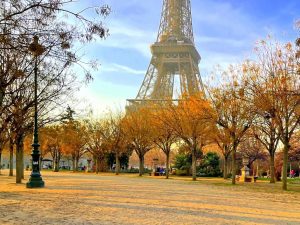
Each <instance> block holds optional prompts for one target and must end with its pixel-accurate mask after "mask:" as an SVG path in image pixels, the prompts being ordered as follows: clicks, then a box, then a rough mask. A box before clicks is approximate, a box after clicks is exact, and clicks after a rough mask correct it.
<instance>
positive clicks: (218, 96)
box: [210, 66, 254, 184]
mask: <svg viewBox="0 0 300 225" xmlns="http://www.w3.org/2000/svg"><path fill="white" fill-rule="evenodd" d="M223 75H224V76H225V77H226V79H229V80H227V83H226V82H223V85H222V86H221V87H218V88H211V90H210V97H211V101H212V103H213V107H214V109H215V112H216V116H215V117H213V119H214V120H215V124H216V125H217V128H218V129H220V130H222V132H223V135H224V136H225V137H226V138H225V139H224V140H223V141H224V143H223V144H224V146H228V144H229V146H230V148H231V156H232V184H235V176H236V153H237V149H238V146H239V144H240V142H241V141H242V138H243V137H244V135H245V134H246V131H247V130H248V129H249V128H250V125H251V124H252V121H253V118H254V114H253V113H252V108H251V104H250V103H249V101H246V100H245V89H246V87H245V85H244V84H243V82H242V81H241V80H240V76H241V75H242V69H241V67H240V66H236V67H233V66H230V67H229V69H228V71H226V72H224V74H223ZM228 138H229V140H230V141H229V142H228ZM221 140H222V139H221Z"/></svg>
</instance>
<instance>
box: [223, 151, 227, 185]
mask: <svg viewBox="0 0 300 225" xmlns="http://www.w3.org/2000/svg"><path fill="white" fill-rule="evenodd" d="M227 167H228V155H226V156H224V171H223V178H224V179H227V178H228V172H227V171H228V168H227Z"/></svg>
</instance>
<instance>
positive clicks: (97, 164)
mask: <svg viewBox="0 0 300 225" xmlns="http://www.w3.org/2000/svg"><path fill="white" fill-rule="evenodd" d="M95 169H96V174H98V173H99V158H98V157H96V168H95Z"/></svg>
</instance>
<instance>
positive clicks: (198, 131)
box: [42, 40, 300, 190]
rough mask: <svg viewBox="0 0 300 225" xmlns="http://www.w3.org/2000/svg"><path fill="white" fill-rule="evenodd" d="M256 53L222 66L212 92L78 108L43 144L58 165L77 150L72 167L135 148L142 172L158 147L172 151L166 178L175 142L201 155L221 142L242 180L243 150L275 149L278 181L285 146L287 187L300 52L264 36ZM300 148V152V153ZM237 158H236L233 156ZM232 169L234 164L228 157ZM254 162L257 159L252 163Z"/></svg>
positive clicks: (298, 118) (298, 104)
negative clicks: (81, 113)
mask: <svg viewBox="0 0 300 225" xmlns="http://www.w3.org/2000/svg"><path fill="white" fill-rule="evenodd" d="M256 53H257V54H256V56H257V59H256V60H255V61H250V60H248V61H245V62H244V63H242V64H240V65H235V66H231V67H230V68H229V69H228V70H227V71H225V72H223V77H224V81H222V85H220V86H217V85H215V84H214V85H210V86H208V90H209V91H208V93H209V94H206V95H204V93H197V94H195V95H194V96H182V100H180V101H178V102H172V101H171V100H170V101H165V102H163V103H161V102H160V103H157V102H152V103H150V102H149V103H147V104H144V105H137V104H133V105H131V106H129V107H128V108H127V112H126V114H125V115H122V114H121V113H119V114H117V115H112V114H109V115H108V116H106V117H105V118H103V119H99V120H96V119H95V120H93V119H86V120H82V121H77V120H74V119H73V117H72V110H71V109H69V110H68V113H67V114H66V116H65V117H64V119H63V122H62V123H60V124H58V123H56V125H51V126H46V127H45V128H43V130H42V149H43V150H44V153H46V152H50V153H51V155H52V156H53V159H54V165H55V166H54V167H55V168H54V169H55V170H57V168H58V164H59V161H60V158H61V155H62V154H66V155H70V156H71V158H72V161H73V168H75V170H76V168H77V167H78V160H79V159H80V157H81V156H82V155H83V154H84V153H86V152H89V153H90V154H91V155H92V156H93V157H94V159H95V162H96V171H97V172H98V171H99V170H100V169H101V163H103V161H104V157H105V155H106V154H108V153H113V154H114V155H115V157H116V160H115V161H116V172H117V174H118V173H119V169H120V157H121V156H122V155H123V154H128V155H130V154H131V152H132V151H133V150H134V151H135V152H136V154H137V156H138V157H139V161H140V170H139V171H140V176H142V174H143V169H144V157H145V154H146V153H147V152H149V151H150V150H151V149H154V148H156V149H160V150H162V151H163V152H164V153H165V155H166V165H167V166H166V177H167V178H168V177H169V167H170V166H169V160H170V153H171V151H172V149H176V148H179V147H180V146H184V147H185V148H186V149H187V150H188V152H189V154H190V155H191V158H192V165H191V167H192V176H193V180H196V176H197V174H196V162H197V158H199V155H201V154H202V152H203V149H204V148H209V147H210V146H218V147H219V152H220V153H221V154H222V155H223V156H224V164H225V165H224V169H223V175H224V177H225V178H227V176H228V173H229V172H231V174H232V183H233V184H234V183H235V175H236V172H237V169H238V168H236V165H237V163H236V158H237V153H238V152H239V154H241V155H243V156H247V157H250V161H254V160H256V159H258V158H265V157H266V153H267V154H268V156H269V160H270V162H269V164H270V176H271V182H275V163H274V162H275V154H276V152H277V151H278V149H282V153H281V155H282V157H281V158H282V179H283V189H285V190H286V189H287V164H288V156H289V153H290V155H293V154H291V153H292V152H296V153H297V152H298V150H299V145H300V144H299V140H298V139H297V138H296V136H295V134H298V133H299V123H300V112H299V111H300V110H299V108H300V96H299V90H300V79H299V58H298V57H297V54H296V49H295V48H294V47H293V45H292V44H290V43H287V44H280V43H277V42H274V41H272V40H267V41H262V42H260V43H259V45H258V46H257V48H256ZM294 155H297V154H294ZM229 159H230V160H229ZM229 161H230V162H231V163H232V164H231V171H228V169H227V168H228V162H229ZM250 163H251V162H250Z"/></svg>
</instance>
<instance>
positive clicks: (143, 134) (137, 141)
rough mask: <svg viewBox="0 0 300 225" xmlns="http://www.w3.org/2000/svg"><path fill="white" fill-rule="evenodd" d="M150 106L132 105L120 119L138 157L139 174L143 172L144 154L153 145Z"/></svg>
mask: <svg viewBox="0 0 300 225" xmlns="http://www.w3.org/2000/svg"><path fill="white" fill-rule="evenodd" d="M149 110H151V106H134V105H133V106H132V107H131V108H130V109H128V112H127V114H126V116H125V118H124V119H123V121H122V124H123V127H124V131H125V134H126V138H127V140H128V143H129V145H130V146H132V148H133V149H134V151H135V152H136V154H137V155H138V157H139V161H140V162H139V176H142V175H143V174H144V157H145V154H146V153H147V152H148V151H150V150H151V149H152V148H153V147H154V144H153V129H152V124H151V119H150V115H149Z"/></svg>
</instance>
